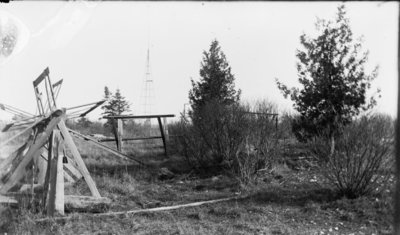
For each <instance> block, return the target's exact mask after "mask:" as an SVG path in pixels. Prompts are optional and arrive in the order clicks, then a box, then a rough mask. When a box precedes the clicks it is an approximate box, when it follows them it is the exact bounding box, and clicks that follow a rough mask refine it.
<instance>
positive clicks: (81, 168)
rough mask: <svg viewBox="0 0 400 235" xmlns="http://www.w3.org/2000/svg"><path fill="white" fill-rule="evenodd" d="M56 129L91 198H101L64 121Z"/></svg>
mask: <svg viewBox="0 0 400 235" xmlns="http://www.w3.org/2000/svg"><path fill="white" fill-rule="evenodd" d="M58 128H59V129H60V131H61V134H62V136H63V139H64V142H65V146H66V147H67V148H68V149H69V150H70V151H71V153H72V156H73V159H74V160H75V162H76V163H77V165H78V169H79V171H80V173H81V174H82V175H83V178H84V179H85V181H86V183H87V185H88V186H89V189H90V192H91V193H92V196H94V197H101V196H100V193H99V191H98V190H97V187H96V184H95V183H94V181H93V179H92V177H91V176H90V174H89V171H88V170H87V168H86V165H85V163H84V162H83V159H82V157H81V154H80V153H79V151H78V149H77V148H76V146H75V143H74V141H73V140H72V137H71V135H70V134H69V132H68V129H67V127H66V126H65V123H64V120H63V121H61V122H59V125H58Z"/></svg>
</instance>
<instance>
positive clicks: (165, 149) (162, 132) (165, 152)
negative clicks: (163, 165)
mask: <svg viewBox="0 0 400 235" xmlns="http://www.w3.org/2000/svg"><path fill="white" fill-rule="evenodd" d="M157 121H158V126H159V128H160V132H161V138H162V141H163V145H164V154H165V156H167V143H166V141H165V134H164V128H163V125H162V122H161V118H160V117H158V118H157Z"/></svg>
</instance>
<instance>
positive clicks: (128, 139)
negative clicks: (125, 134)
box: [94, 136, 162, 142]
mask: <svg viewBox="0 0 400 235" xmlns="http://www.w3.org/2000/svg"><path fill="white" fill-rule="evenodd" d="M161 138H162V137H161V136H150V137H136V138H122V139H121V141H130V140H152V139H161ZM94 141H98V142H113V141H115V138H106V139H99V140H94Z"/></svg>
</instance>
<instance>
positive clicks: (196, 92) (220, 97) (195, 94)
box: [189, 40, 240, 113]
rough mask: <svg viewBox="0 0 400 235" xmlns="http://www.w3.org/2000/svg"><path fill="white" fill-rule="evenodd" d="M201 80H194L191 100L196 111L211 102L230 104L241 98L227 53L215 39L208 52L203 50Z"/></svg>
mask: <svg viewBox="0 0 400 235" xmlns="http://www.w3.org/2000/svg"><path fill="white" fill-rule="evenodd" d="M200 76H201V78H200V81H198V82H195V81H193V80H191V82H192V89H191V90H190V91H189V100H190V104H191V107H192V110H193V112H194V113H196V112H197V111H199V110H200V109H201V108H202V107H204V106H205V105H206V104H207V103H209V102H217V103H219V104H222V105H230V104H233V103H235V102H237V101H238V100H239V99H240V90H239V91H236V90H235V84H234V80H235V77H234V75H233V74H232V73H231V67H230V66H229V64H228V62H227V60H226V57H225V54H224V53H223V52H222V51H221V48H220V46H219V43H218V41H217V40H213V41H212V43H211V46H210V49H209V51H208V52H206V51H204V52H203V61H202V63H201V68H200Z"/></svg>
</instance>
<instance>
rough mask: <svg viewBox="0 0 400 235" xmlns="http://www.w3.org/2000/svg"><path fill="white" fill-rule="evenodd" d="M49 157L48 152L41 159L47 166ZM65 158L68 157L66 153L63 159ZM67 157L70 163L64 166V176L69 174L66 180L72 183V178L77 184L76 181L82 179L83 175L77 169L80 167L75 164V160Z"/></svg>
mask: <svg viewBox="0 0 400 235" xmlns="http://www.w3.org/2000/svg"><path fill="white" fill-rule="evenodd" d="M44 148H45V147H44ZM47 155H48V154H47V152H43V153H42V155H41V158H42V159H43V160H45V162H46V165H47ZM64 156H66V155H65V152H64V153H63V156H62V157H64ZM66 157H67V159H68V163H64V164H63V166H64V175H66V174H68V176H66V178H67V179H68V180H69V181H70V177H72V179H73V182H75V180H78V179H80V178H82V174H81V173H80V172H79V170H78V169H77V167H78V166H77V164H76V163H75V162H73V160H72V159H71V158H70V157H68V156H66Z"/></svg>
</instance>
